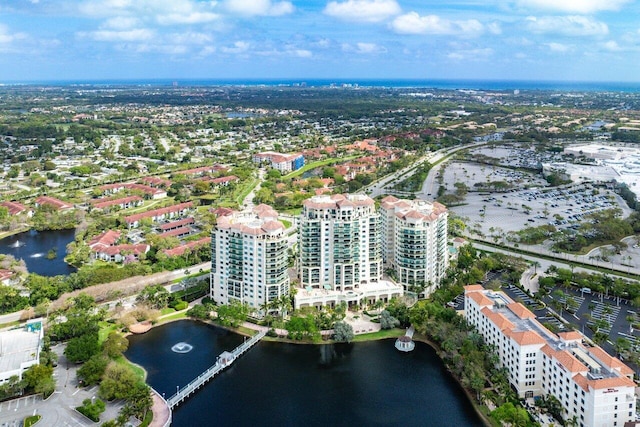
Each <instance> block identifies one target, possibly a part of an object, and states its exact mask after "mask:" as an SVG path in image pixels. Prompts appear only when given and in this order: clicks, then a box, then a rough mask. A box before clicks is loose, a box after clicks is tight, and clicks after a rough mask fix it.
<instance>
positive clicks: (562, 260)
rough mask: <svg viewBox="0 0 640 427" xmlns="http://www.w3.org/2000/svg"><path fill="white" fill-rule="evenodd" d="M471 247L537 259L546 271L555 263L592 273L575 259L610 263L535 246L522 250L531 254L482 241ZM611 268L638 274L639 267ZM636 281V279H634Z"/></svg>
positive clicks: (602, 264) (599, 264) (588, 262)
mask: <svg viewBox="0 0 640 427" xmlns="http://www.w3.org/2000/svg"><path fill="white" fill-rule="evenodd" d="M473 247H475V248H476V249H480V250H483V251H487V252H500V253H504V254H509V255H513V256H517V257H520V258H523V259H526V260H527V261H538V262H539V263H540V267H538V271H540V270H541V271H546V270H547V269H548V268H549V266H551V265H555V266H556V267H559V268H566V269H571V268H572V267H573V270H574V271H580V272H586V273H592V274H593V273H594V272H595V271H594V270H592V269H590V268H583V267H580V266H576V265H575V264H573V262H572V261H576V262H583V263H584V264H587V265H593V266H597V267H602V268H607V269H611V267H612V266H611V264H610V263H600V262H596V261H593V260H589V259H583V258H584V257H582V258H581V257H580V256H577V257H576V256H574V255H569V254H556V253H553V252H551V251H541V250H539V249H537V248H526V249H523V250H526V251H529V252H534V253H533V254H526V255H525V254H521V253H519V252H517V251H514V250H511V249H510V248H506V247H500V248H496V247H494V246H491V245H486V244H483V243H479V242H473ZM536 253H537V254H540V255H544V256H545V257H553V258H554V259H553V260H549V259H546V258H541V257H538V256H536ZM613 269H614V270H617V271H620V272H622V273H627V272H630V273H632V274H638V275H640V270H639V269H635V268H631V269H628V268H626V267H621V266H617V265H613ZM607 275H608V276H612V277H619V278H622V279H626V280H634V279H630V278H628V277H625V276H619V275H617V274H615V273H611V272H607ZM636 281H637V280H636Z"/></svg>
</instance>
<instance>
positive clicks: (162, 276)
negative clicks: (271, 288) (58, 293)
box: [0, 262, 211, 324]
mask: <svg viewBox="0 0 640 427" xmlns="http://www.w3.org/2000/svg"><path fill="white" fill-rule="evenodd" d="M210 268H211V263H210V262H203V263H202V264H197V265H192V266H191V267H188V268H186V269H180V270H174V271H163V272H161V273H155V274H151V275H149V276H136V277H130V278H128V279H124V280H120V281H118V282H112V283H108V284H105V283H103V284H100V285H96V286H95V287H99V286H108V287H109V289H112V290H117V289H122V290H125V289H127V288H128V287H130V286H133V285H135V286H149V285H159V284H165V283H169V282H173V281H174V280H178V279H182V278H184V277H186V276H188V275H190V274H195V273H197V272H199V271H200V270H202V271H206V270H209V269H210ZM175 286H179V285H167V290H169V292H174V291H175V290H176V289H175ZM87 289H89V288H85V289H80V290H78V291H74V292H72V293H71V294H65V295H63V296H62V297H60V298H59V299H58V300H57V301H54V302H53V303H52V304H58V303H59V304H62V303H63V302H64V301H66V300H67V299H68V298H69V297H70V296H72V295H76V294H78V293H81V292H83V291H86V290H87ZM24 313H25V310H22V311H17V312H15V313H9V314H3V315H1V316H0V324H3V323H10V322H15V321H17V320H20V319H21V317H22V316H23V314H24Z"/></svg>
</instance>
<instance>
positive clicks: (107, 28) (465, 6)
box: [0, 0, 640, 82]
mask: <svg viewBox="0 0 640 427" xmlns="http://www.w3.org/2000/svg"><path fill="white" fill-rule="evenodd" d="M639 18H640V5H639V4H638V2H636V1H632V0H441V1H438V0H304V1H303V0H219V1H201V0H0V82H6V81H16V80H17V81H25V80H26V81H28V80H91V79H144V78H160V79H173V80H179V79H189V78H192V79H197V78H212V79H220V78H253V79H261V78H303V79H304V78H308V79H311V78H330V79H331V78H335V79H347V78H372V79H379V78H392V79H394V78H413V79H493V80H503V79H508V80H568V81H640V73H638V66H639V65H640V19H639Z"/></svg>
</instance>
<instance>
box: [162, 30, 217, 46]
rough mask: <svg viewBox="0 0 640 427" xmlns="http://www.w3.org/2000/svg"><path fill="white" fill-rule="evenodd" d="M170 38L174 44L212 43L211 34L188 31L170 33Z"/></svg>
mask: <svg viewBox="0 0 640 427" xmlns="http://www.w3.org/2000/svg"><path fill="white" fill-rule="evenodd" d="M167 38H168V40H169V41H170V42H171V43H173V44H183V45H190V44H192V45H201V44H207V43H211V41H212V38H211V36H210V35H209V34H205V33H197V32H192V31H188V32H186V33H173V34H170V35H169V36H168V37H167Z"/></svg>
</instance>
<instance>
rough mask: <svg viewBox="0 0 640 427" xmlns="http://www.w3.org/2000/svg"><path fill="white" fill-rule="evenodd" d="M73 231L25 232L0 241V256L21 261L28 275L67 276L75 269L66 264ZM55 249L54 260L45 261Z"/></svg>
mask: <svg viewBox="0 0 640 427" xmlns="http://www.w3.org/2000/svg"><path fill="white" fill-rule="evenodd" d="M74 237H75V230H55V231H35V230H31V231H27V232H24V233H20V234H14V235H13V236H9V237H5V238H4V239H2V240H0V254H6V255H13V256H14V257H16V258H17V259H23V260H24V262H25V263H26V265H27V269H28V270H29V273H37V274H39V275H41V276H58V275H68V274H70V273H73V272H74V271H76V269H75V268H74V267H72V266H70V265H69V264H67V263H66V262H64V257H65V256H66V255H67V245H68V244H69V243H71V242H73V239H74ZM51 249H55V251H56V254H57V256H56V258H54V259H47V253H48V252H49V251H50V250H51Z"/></svg>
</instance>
